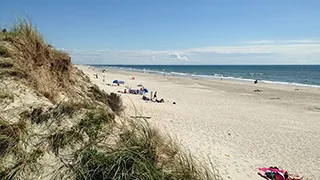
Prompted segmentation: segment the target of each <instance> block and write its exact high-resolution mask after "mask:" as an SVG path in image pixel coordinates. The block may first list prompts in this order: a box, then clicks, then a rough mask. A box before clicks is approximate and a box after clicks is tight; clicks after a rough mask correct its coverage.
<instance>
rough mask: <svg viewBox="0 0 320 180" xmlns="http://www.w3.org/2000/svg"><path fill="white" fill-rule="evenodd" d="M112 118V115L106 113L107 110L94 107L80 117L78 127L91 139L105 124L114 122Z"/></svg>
mask: <svg viewBox="0 0 320 180" xmlns="http://www.w3.org/2000/svg"><path fill="white" fill-rule="evenodd" d="M114 118H115V117H114V115H113V114H111V113H108V112H107V110H105V109H96V110H92V111H89V112H87V113H86V114H85V117H84V118H82V119H81V121H80V123H79V125H78V127H79V129H81V130H84V131H85V132H86V134H87V135H88V136H89V137H90V138H91V139H94V138H96V137H97V136H98V134H99V132H100V131H101V130H102V128H103V126H104V125H105V124H107V123H113V122H114Z"/></svg>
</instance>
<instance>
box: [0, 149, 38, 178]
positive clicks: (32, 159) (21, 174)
mask: <svg viewBox="0 0 320 180" xmlns="http://www.w3.org/2000/svg"><path fill="white" fill-rule="evenodd" d="M43 154H44V152H43V151H42V150H40V149H36V150H33V151H32V152H30V153H23V154H21V157H20V158H19V159H18V160H17V161H16V163H15V164H14V165H13V166H12V167H9V168H6V169H5V170H4V171H1V172H0V178H1V179H8V180H9V179H26V177H29V179H36V177H39V175H38V174H39V173H40V171H41V169H42V166H41V164H39V163H38V159H39V158H40V157H41V156H43ZM30 177H33V178H30Z"/></svg>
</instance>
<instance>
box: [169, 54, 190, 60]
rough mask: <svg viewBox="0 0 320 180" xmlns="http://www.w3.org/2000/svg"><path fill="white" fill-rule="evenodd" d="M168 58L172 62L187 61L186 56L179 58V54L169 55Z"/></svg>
mask: <svg viewBox="0 0 320 180" xmlns="http://www.w3.org/2000/svg"><path fill="white" fill-rule="evenodd" d="M168 56H169V57H172V58H173V59H174V60H184V61H188V58H187V57H186V56H182V57H181V56H180V54H179V53H176V52H175V53H169V54H168Z"/></svg>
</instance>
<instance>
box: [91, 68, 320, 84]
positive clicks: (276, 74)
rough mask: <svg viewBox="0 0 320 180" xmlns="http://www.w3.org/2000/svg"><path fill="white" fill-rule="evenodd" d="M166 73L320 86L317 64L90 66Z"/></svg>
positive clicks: (170, 74) (181, 75)
mask: <svg viewBox="0 0 320 180" xmlns="http://www.w3.org/2000/svg"><path fill="white" fill-rule="evenodd" d="M91 66H95V67H99V68H106V69H108V68H110V69H120V70H126V71H136V72H144V73H151V74H162V75H163V74H164V75H166V76H179V77H193V78H219V79H221V78H222V79H234V80H240V81H254V80H256V79H257V80H258V81H259V82H265V83H274V84H289V85H298V86H309V87H316V88H320V65H91Z"/></svg>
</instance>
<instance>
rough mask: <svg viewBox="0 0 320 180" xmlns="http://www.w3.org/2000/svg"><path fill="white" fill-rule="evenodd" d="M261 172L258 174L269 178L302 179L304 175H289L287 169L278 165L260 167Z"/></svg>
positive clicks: (277, 179) (283, 179)
mask: <svg viewBox="0 0 320 180" xmlns="http://www.w3.org/2000/svg"><path fill="white" fill-rule="evenodd" d="M258 169H259V170H260V171H262V173H261V172H258V175H259V176H261V177H263V178H264V179H267V180H302V177H299V176H294V175H289V174H288V172H287V171H285V170H282V169H279V168H277V167H270V168H258Z"/></svg>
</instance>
